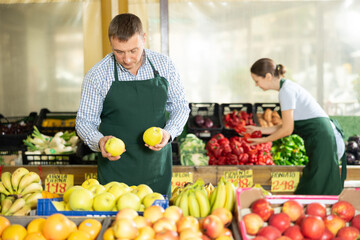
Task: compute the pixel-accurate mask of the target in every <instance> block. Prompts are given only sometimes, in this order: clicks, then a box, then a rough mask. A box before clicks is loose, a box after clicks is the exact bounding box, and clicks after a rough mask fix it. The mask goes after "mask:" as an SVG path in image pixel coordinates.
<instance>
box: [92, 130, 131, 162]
mask: <svg viewBox="0 0 360 240" xmlns="http://www.w3.org/2000/svg"><path fill="white" fill-rule="evenodd" d="M112 137H113V136H104V137H102V138H100V141H99V147H100V151H101V155H102V156H103V157H104V158H107V159H109V160H110V161H116V160H119V159H120V156H115V157H113V155H111V154H110V153H108V152H107V151H106V150H105V144H106V142H107V141H108V140H109V139H110V138H112ZM125 151H126V149H125ZM125 151H124V152H125Z"/></svg>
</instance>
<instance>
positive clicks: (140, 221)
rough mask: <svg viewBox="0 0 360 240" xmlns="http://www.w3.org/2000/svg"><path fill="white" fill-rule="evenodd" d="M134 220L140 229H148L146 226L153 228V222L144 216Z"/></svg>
mask: <svg viewBox="0 0 360 240" xmlns="http://www.w3.org/2000/svg"><path fill="white" fill-rule="evenodd" d="M133 220H134V222H135V224H136V227H137V228H138V229H140V228H143V227H146V226H149V227H152V223H151V221H150V220H149V219H147V218H146V217H144V216H136V217H135V218H134V219H133Z"/></svg>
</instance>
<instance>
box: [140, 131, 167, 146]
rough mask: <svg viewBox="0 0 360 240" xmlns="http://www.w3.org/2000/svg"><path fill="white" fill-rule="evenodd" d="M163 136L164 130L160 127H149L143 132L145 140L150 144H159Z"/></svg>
mask: <svg viewBox="0 0 360 240" xmlns="http://www.w3.org/2000/svg"><path fill="white" fill-rule="evenodd" d="M162 137H163V136H162V130H161V128H158V127H151V128H148V129H146V131H145V132H144V134H143V140H144V142H145V143H146V144H147V145H149V146H155V145H156V144H159V143H160V142H161V140H162Z"/></svg>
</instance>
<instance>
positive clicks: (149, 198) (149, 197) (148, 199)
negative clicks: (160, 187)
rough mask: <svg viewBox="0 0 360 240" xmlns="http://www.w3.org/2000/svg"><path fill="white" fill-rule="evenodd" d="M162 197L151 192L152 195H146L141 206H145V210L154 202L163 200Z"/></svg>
mask: <svg viewBox="0 0 360 240" xmlns="http://www.w3.org/2000/svg"><path fill="white" fill-rule="evenodd" d="M164 199H165V198H164V196H163V195H162V194H160V193H157V192H153V193H150V194H148V195H146V196H145V197H144V199H143V204H144V206H145V209H146V208H148V207H150V206H151V205H152V204H153V203H154V201H155V200H164Z"/></svg>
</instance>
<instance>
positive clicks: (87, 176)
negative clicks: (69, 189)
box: [85, 172, 97, 180]
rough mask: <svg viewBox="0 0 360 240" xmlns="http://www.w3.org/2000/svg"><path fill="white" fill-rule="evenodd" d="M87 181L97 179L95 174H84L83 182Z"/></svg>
mask: <svg viewBox="0 0 360 240" xmlns="http://www.w3.org/2000/svg"><path fill="white" fill-rule="evenodd" d="M88 179H97V173H93V172H92V173H85V180H88Z"/></svg>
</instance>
